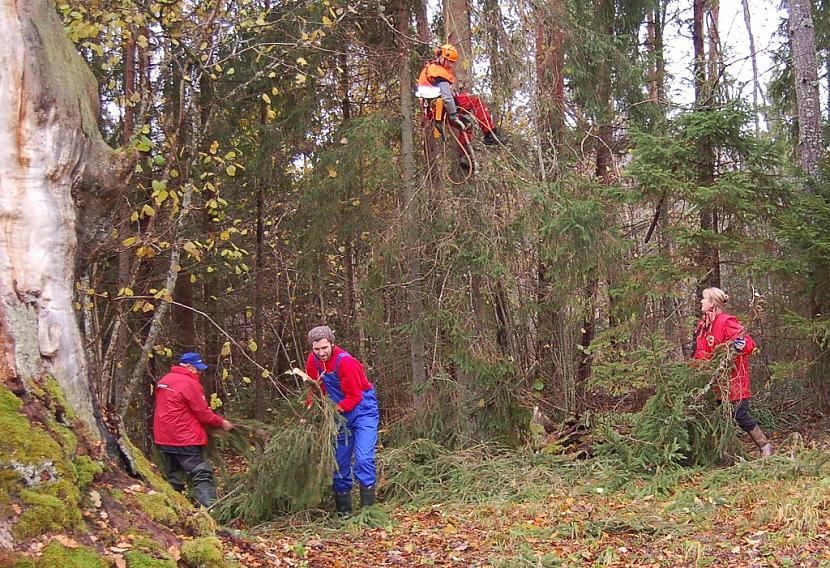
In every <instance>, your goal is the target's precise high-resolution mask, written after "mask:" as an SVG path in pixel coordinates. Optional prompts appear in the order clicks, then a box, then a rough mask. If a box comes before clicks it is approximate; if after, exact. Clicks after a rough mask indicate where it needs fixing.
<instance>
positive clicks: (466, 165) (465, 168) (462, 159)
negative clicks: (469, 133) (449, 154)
mask: <svg viewBox="0 0 830 568" xmlns="http://www.w3.org/2000/svg"><path fill="white" fill-rule="evenodd" d="M458 167H459V168H461V171H462V172H464V173H470V170H471V169H472V167H471V166H470V159H469V158H468V157H467V156H466V154H462V155H461V156H459V157H458Z"/></svg>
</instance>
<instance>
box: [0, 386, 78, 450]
mask: <svg viewBox="0 0 830 568" xmlns="http://www.w3.org/2000/svg"><path fill="white" fill-rule="evenodd" d="M22 406H23V403H22V402H21V400H20V399H19V398H17V397H16V396H15V395H14V393H13V392H12V391H10V390H9V389H7V388H6V387H3V386H0V432H2V433H3V435H2V436H0V463H8V462H10V461H16V462H18V463H21V464H26V465H39V464H42V463H44V462H47V461H51V462H53V463H57V462H59V461H61V460H62V459H63V451H61V447H60V446H59V445H58V443H57V442H55V440H53V439H52V437H51V436H49V434H48V433H46V432H45V431H43V430H42V429H40V428H36V427H34V426H33V425H32V423H31V422H30V421H29V419H28V418H27V417H26V416H25V415H23V413H21V412H20V408H21V407H22Z"/></svg>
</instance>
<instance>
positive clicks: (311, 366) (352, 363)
mask: <svg viewBox="0 0 830 568" xmlns="http://www.w3.org/2000/svg"><path fill="white" fill-rule="evenodd" d="M340 353H343V350H342V349H340V348H339V347H338V346H336V345H335V346H334V347H333V348H332V350H331V357H329V360H328V361H325V362H323V361H319V363H320V366H321V367H323V371H324V372H326V373H330V372H332V371H334V362H335V361H336V360H337V356H338V355H339V354H340ZM315 361H318V359H317V357H316V356H315V355H314V353H309V354H308V358H307V359H306V362H305V372H306V373H308V376H310V377H311V378H312V379H315V380H317V382H319V383H320V388H321V389H323V394H326V385H324V384H323V382H322V381H320V377H319V373H318V372H317V364H316V363H315ZM337 378H338V379H340V390H341V391H342V392H343V394H344V395H345V397H346V398H344V399H343V400H342V401H341V402H340V404H338V405H337V406H339V407H340V409H341V410H342V411H343V412H351V411H352V410H354V407H355V406H357V405H358V404H360V401H361V400H363V391H367V390H371V389H372V383H370V382H369V379H367V378H366V371H364V370H363V365H361V364H360V361H358V360H357V359H355V358H354V357H352V356H351V355H349V356H347V357H343V358H342V359H341V360H340V367H339V368H338V369H337ZM311 394H312V393H311V391H309V393H308V404H311Z"/></svg>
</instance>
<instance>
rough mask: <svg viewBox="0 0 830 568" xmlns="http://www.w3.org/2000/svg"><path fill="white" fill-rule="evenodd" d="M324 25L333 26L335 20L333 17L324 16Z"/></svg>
mask: <svg viewBox="0 0 830 568" xmlns="http://www.w3.org/2000/svg"><path fill="white" fill-rule="evenodd" d="M323 25H324V26H327V27H331V26H333V25H334V22H332V21H331V18H329V17H328V16H323Z"/></svg>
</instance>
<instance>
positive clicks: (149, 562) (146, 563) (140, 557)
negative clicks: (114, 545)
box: [124, 550, 176, 568]
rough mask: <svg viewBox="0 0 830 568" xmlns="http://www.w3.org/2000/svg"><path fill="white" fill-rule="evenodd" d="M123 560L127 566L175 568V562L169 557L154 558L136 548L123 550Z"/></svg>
mask: <svg viewBox="0 0 830 568" xmlns="http://www.w3.org/2000/svg"><path fill="white" fill-rule="evenodd" d="M124 560H126V561H127V568H176V562H175V561H174V560H172V559H170V558H154V557H153V556H150V555H149V554H146V553H144V552H139V551H137V550H131V551H129V552H125V553H124Z"/></svg>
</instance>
